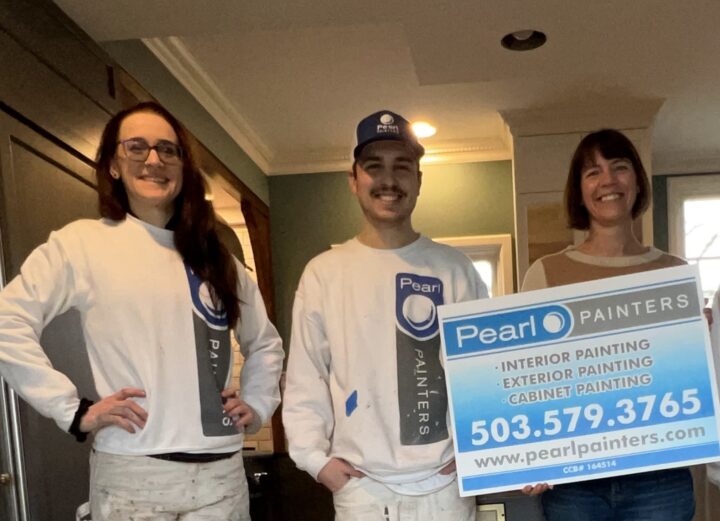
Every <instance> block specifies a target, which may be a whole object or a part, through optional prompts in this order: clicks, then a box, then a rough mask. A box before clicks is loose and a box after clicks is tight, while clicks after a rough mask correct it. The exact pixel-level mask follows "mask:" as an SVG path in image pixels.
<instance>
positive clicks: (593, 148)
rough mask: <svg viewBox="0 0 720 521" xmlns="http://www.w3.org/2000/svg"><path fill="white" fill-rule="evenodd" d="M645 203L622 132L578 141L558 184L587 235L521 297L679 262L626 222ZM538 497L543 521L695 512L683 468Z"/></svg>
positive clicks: (656, 518)
mask: <svg viewBox="0 0 720 521" xmlns="http://www.w3.org/2000/svg"><path fill="white" fill-rule="evenodd" d="M649 204H650V183H649V182H648V178H647V174H646V173H645V168H644V167H643V165H642V162H641V161H640V156H639V155H638V153H637V150H636V149H635V147H634V146H633V144H632V143H631V142H630V140H629V139H628V138H627V137H625V135H623V134H622V133H621V132H618V131H617V130H600V131H598V132H593V133H591V134H588V135H587V136H585V138H583V139H582V141H580V144H579V145H578V147H577V149H576V150H575V153H574V155H573V158H572V160H571V162H570V173H569V175H568V179H567V182H566V184H565V211H566V214H567V217H568V225H569V226H570V227H571V228H573V229H576V230H586V231H587V238H586V239H585V241H584V242H583V243H582V244H580V245H579V246H570V247H568V248H566V249H564V250H562V251H560V252H558V253H555V254H552V255H548V256H546V257H543V258H541V259H540V260H538V261H536V262H535V263H534V264H533V265H532V266H530V268H529V269H528V271H527V274H526V275H525V280H524V282H523V287H522V289H523V291H528V290H534V289H543V288H549V287H554V286H562V285H565V284H572V283H576V282H587V281H590V280H597V279H602V278H606V277H613V276H618V275H628V274H632V273H638V272H642V271H649V270H655V269H661V268H668V267H671V266H679V265H682V264H685V261H684V260H682V259H680V258H677V257H673V256H672V255H669V254H667V253H664V252H662V251H660V250H658V249H656V248H652V247H647V246H643V245H642V243H641V242H640V241H639V240H638V238H637V237H636V236H635V233H634V231H633V221H634V220H635V219H637V218H639V217H640V216H641V215H642V214H643V213H644V212H645V210H646V209H647V207H648V205H649ZM523 492H525V493H526V494H531V495H537V494H541V493H542V503H543V510H544V512H545V517H546V519H547V521H595V520H597V521H601V520H602V521H611V520H614V521H631V520H633V521H634V520H641V519H648V520H653V521H689V520H690V519H692V517H693V513H694V511H695V500H694V498H693V485H692V478H691V476H690V471H689V470H688V469H671V470H662V471H656V472H647V473H644V474H633V475H628V476H619V477H612V478H604V479H596V480H592V481H583V482H579V483H570V484H563V485H557V486H555V487H554V488H550V487H549V486H548V485H547V484H539V485H536V486H534V487H533V486H527V487H525V488H524V489H523Z"/></svg>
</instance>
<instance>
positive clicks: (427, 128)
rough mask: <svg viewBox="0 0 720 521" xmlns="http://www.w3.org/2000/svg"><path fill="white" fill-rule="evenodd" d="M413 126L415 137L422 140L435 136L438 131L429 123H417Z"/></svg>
mask: <svg viewBox="0 0 720 521" xmlns="http://www.w3.org/2000/svg"><path fill="white" fill-rule="evenodd" d="M411 126H412V130H413V132H414V133H415V135H416V136H417V137H419V138H420V139H422V138H424V137H430V136H434V135H435V132H437V129H436V128H435V127H433V126H432V125H431V124H430V123H428V122H427V121H416V122H415V123H413V124H412V125H411Z"/></svg>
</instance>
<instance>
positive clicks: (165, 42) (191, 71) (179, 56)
mask: <svg viewBox="0 0 720 521" xmlns="http://www.w3.org/2000/svg"><path fill="white" fill-rule="evenodd" d="M142 42H143V44H145V46H146V47H147V48H148V49H149V50H150V52H152V53H153V54H154V55H155V56H156V57H157V58H158V59H159V60H160V61H161V62H162V63H163V64H164V65H165V67H167V69H168V70H169V71H170V73H171V74H172V75H173V76H175V78H177V80H178V81H179V82H180V83H181V84H182V86H183V87H185V88H186V89H187V90H188V92H189V93H190V94H191V95H192V96H193V97H194V98H195V99H196V100H197V101H198V102H199V103H200V105H202V106H203V108H205V110H207V111H208V113H209V114H210V115H211V116H212V117H213V118H214V119H215V120H216V121H217V122H218V124H219V125H220V126H221V127H222V128H223V129H224V130H225V131H226V132H227V133H228V134H229V135H230V137H231V138H232V139H233V140H234V141H235V142H236V143H237V144H238V145H239V146H240V148H242V149H243V150H244V151H245V153H246V154H247V155H248V156H249V157H250V159H252V160H253V161H254V162H255V164H256V165H257V166H258V167H259V168H260V169H261V170H262V171H263V173H265V174H266V175H288V174H308V173H320V172H342V171H345V170H348V169H349V167H350V165H351V164H352V159H351V156H350V151H349V150H348V149H344V148H343V149H324V150H314V151H309V152H304V153H296V152H289V153H286V154H280V153H274V152H273V151H272V150H270V148H269V147H268V146H267V145H266V144H265V143H264V142H263V140H262V139H261V138H260V136H258V135H257V134H256V133H255V131H254V130H253V129H252V127H251V125H250V124H249V123H248V122H247V121H246V120H245V118H243V116H242V115H241V114H240V113H239V112H238V110H237V109H236V108H235V106H234V105H233V103H232V102H231V101H230V100H229V99H228V98H227V97H226V96H225V95H224V94H223V93H222V91H221V89H220V88H219V87H218V86H217V85H216V84H215V83H214V82H213V81H212V80H211V79H210V76H209V75H208V74H207V73H206V72H205V70H204V69H203V68H202V66H201V65H200V64H199V63H198V62H197V61H196V59H195V58H194V56H193V55H192V53H191V52H190V51H189V50H188V49H187V47H185V45H184V44H183V43H182V41H181V39H180V38H178V37H175V36H171V37H167V38H145V39H143V40H142ZM508 142H509V140H508V139H506V138H500V139H498V138H485V139H468V140H455V141H450V142H447V143H439V144H437V145H429V144H426V145H425V147H426V154H425V156H424V157H423V160H422V163H423V164H433V165H435V164H448V163H471V162H482V161H502V160H507V159H511V158H512V152H511V148H510V145H509V144H508ZM283 156H285V157H283Z"/></svg>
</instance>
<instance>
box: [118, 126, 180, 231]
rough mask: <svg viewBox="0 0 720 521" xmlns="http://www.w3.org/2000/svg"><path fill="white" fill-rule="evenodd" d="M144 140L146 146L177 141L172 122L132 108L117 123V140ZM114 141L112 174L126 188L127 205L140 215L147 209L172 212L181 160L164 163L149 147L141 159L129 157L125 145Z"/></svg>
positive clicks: (169, 214) (177, 187)
mask: <svg viewBox="0 0 720 521" xmlns="http://www.w3.org/2000/svg"><path fill="white" fill-rule="evenodd" d="M136 138H137V139H142V140H144V141H145V142H146V143H147V144H148V145H149V146H151V147H154V146H157V145H160V146H161V150H162V146H163V145H167V144H168V143H174V144H176V145H177V144H178V137H177V135H176V134H175V131H174V130H173V128H172V126H170V124H169V123H168V122H167V121H166V120H165V119H164V118H163V117H162V116H160V115H158V114H155V113H153V112H135V113H132V114H130V115H129V116H127V117H126V118H125V119H124V120H123V121H122V123H121V124H120V130H119V133H118V141H119V142H120V143H122V142H126V141H127V140H135V139H136ZM120 143H118V145H117V149H116V153H115V158H114V159H113V163H112V170H111V171H112V173H113V176H117V175H119V177H120V179H121V180H122V183H123V186H124V187H125V191H126V192H127V196H128V202H129V204H130V209H131V210H132V211H133V213H134V214H136V215H137V216H139V217H140V218H142V216H143V215H144V214H147V213H148V212H157V211H160V212H162V213H166V214H167V217H168V219H169V218H170V217H171V216H172V214H173V211H174V208H173V201H174V200H175V198H176V197H177V196H178V194H179V193H180V190H181V189H182V182H183V164H182V161H179V162H175V163H173V164H166V163H164V162H163V161H162V160H161V159H160V157H159V156H158V152H157V150H155V149H152V150H150V152H149V154H148V157H147V158H146V159H145V160H144V161H138V160H136V159H131V158H130V157H129V155H128V151H127V150H126V148H125V146H124V145H122V144H120Z"/></svg>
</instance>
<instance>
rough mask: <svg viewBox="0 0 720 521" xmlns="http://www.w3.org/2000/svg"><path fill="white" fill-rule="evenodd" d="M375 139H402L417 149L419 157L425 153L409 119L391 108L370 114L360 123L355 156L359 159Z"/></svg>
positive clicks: (354, 151) (401, 140)
mask: <svg viewBox="0 0 720 521" xmlns="http://www.w3.org/2000/svg"><path fill="white" fill-rule="evenodd" d="M375 141H400V142H403V143H405V144H407V145H408V146H410V148H412V149H413V150H415V151H416V152H417V154H418V158H420V157H422V156H423V155H424V154H425V149H424V148H423V146H422V145H421V144H420V143H419V142H418V140H417V137H416V136H415V133H414V132H413V131H412V128H410V123H409V122H408V120H406V119H405V118H404V117H402V116H401V115H400V114H396V113H395V112H392V111H389V110H381V111H379V112H375V113H374V114H370V115H369V116H368V117H366V118H364V119H363V120H362V121H360V123H358V126H357V146H356V147H355V150H353V157H354V158H355V159H357V158H358V156H359V155H360V153H361V152H362V150H363V148H365V147H366V146H367V145H369V144H370V143H374V142H375Z"/></svg>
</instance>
